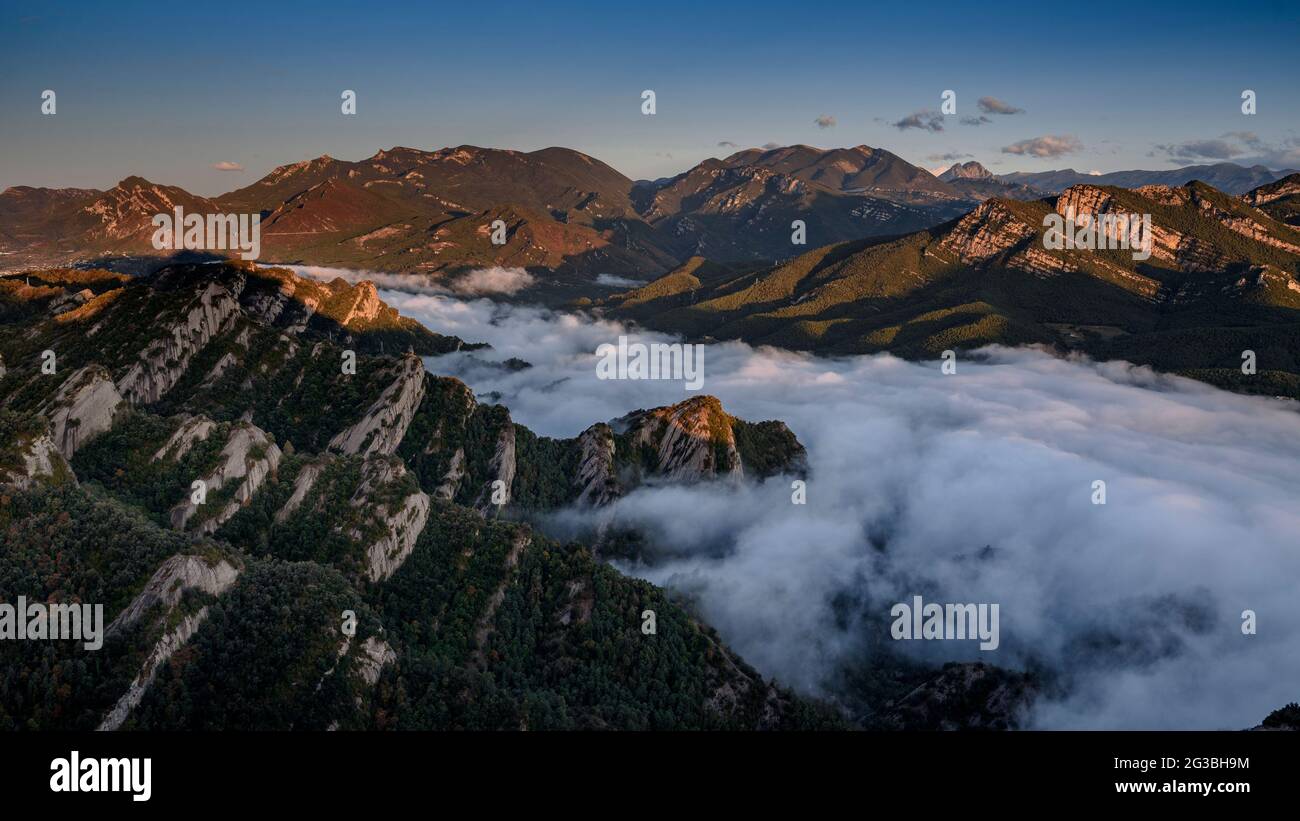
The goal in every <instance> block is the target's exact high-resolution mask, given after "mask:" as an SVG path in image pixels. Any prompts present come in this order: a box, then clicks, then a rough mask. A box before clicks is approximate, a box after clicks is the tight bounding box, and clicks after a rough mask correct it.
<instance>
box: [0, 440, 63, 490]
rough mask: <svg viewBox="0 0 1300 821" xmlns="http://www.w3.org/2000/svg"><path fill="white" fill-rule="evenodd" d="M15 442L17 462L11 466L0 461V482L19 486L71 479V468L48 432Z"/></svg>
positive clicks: (3, 484) (5, 484) (10, 485)
mask: <svg viewBox="0 0 1300 821" xmlns="http://www.w3.org/2000/svg"><path fill="white" fill-rule="evenodd" d="M16 444H17V452H18V456H19V459H20V460H21V461H20V462H19V463H17V464H14V465H12V466H3V465H0V486H9V487H15V488H18V489H20V490H22V489H25V488H29V487H31V486H32V485H34V484H36V483H38V482H42V481H49V480H59V479H64V478H66V479H68V480H70V481H73V482H75V481H76V477H75V476H74V475H73V473H72V468H70V467H69V466H68V462H67V460H66V459H64V458H63V454H62V453H60V452H59V449H58V448H56V447H55V446H54V440H53V439H51V438H50V435H49V434H48V433H44V434H41V435H40V436H33V437H31V438H28V439H26V440H24V441H19V442H17V443H16Z"/></svg>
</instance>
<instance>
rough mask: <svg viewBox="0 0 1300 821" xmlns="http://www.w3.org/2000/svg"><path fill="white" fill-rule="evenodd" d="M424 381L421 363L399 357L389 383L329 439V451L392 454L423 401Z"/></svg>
mask: <svg viewBox="0 0 1300 821" xmlns="http://www.w3.org/2000/svg"><path fill="white" fill-rule="evenodd" d="M424 380H425V374H424V362H423V361H422V360H421V359H420V357H418V356H416V355H415V354H407V355H406V356H404V357H402V360H401V363H400V364H399V366H398V369H397V374H396V377H395V378H394V379H393V381H392V383H391V384H389V386H388V387H387V388H385V389H384V392H383V393H382V394H381V395H380V396H379V398H378V399H376V400H375V402H374V404H372V405H371V406H370V407H369V408H367V409H366V412H365V414H364V415H363V416H362V417H361V419H359V420H358V421H357V422H356V423H355V424H353V425H352V426H350V427H348V428H346V429H344V430H342V431H340V432H339V433H338V435H336V436H335V437H334V438H333V439H331V440H330V443H329V447H330V449H331V450H336V451H339V452H340V453H345V454H360V455H362V456H369V455H371V454H376V453H377V454H384V455H390V454H392V453H395V452H396V451H397V448H398V446H399V445H401V443H402V437H403V436H405V435H406V429H407V427H408V426H409V425H410V424H411V419H412V417H414V416H415V411H416V409H417V408H418V407H419V406H420V400H421V399H423V398H424Z"/></svg>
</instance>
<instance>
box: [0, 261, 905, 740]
mask: <svg viewBox="0 0 1300 821" xmlns="http://www.w3.org/2000/svg"><path fill="white" fill-rule="evenodd" d="M0 310H2V311H3V316H4V322H3V323H0V353H2V354H3V357H2V358H0V549H2V550H3V552H4V555H5V561H4V562H3V563H2V564H0V598H2V599H3V600H6V601H12V600H14V598H15V596H17V595H19V594H20V593H21V594H25V595H28V596H31V597H36V596H39V597H40V598H41V600H44V601H50V602H97V603H102V604H103V605H104V609H105V611H106V616H105V620H106V621H110V620H111V624H109V625H108V628H107V635H106V637H105V640H104V645H103V647H102V648H101V649H100V650H98V651H94V652H91V651H87V650H85V649H83V647H82V645H81V644H80V643H79V642H78V643H69V642H39V641H6V642H3V643H0V662H3V669H4V670H5V671H6V675H5V676H4V677H3V678H0V728H4V729H18V728H28V729H81V730H93V729H96V728H98V729H106V730H110V729H171V730H175V729H201V730H214V729H222V728H228V729H236V728H238V729H242V730H249V729H320V730H324V729H402V728H408V729H409V728H425V729H565V728H567V729H584V728H585V729H600V728H623V729H689V728H694V729H709V728H712V729H728V728H729V729H763V728H792V729H793V728H818V727H824V728H835V727H844V726H846V723H845V721H844V719H843V718H842V717H841V716H840V715H839V714H838V713H837V712H836V711H834V710H832V709H830V708H828V707H825V706H823V705H820V704H817V703H814V702H810V701H807V700H805V699H801V698H798V697H796V696H794V695H793V694H791V693H790V692H788V691H786V690H784V689H782V688H780V687H777V686H776V685H774V684H773V683H772V682H770V681H767V680H765V679H764V678H763V677H762V676H760V675H759V674H758V673H757V672H755V671H754V670H753V668H751V667H749V666H748V665H747V664H745V662H744V661H743V660H742V659H740V658H739V657H738V656H737V655H736V654H735V653H733V652H732V651H730V650H729V649H727V648H726V646H725V645H724V644H723V643H722V641H721V640H720V639H719V637H718V635H717V634H716V633H715V632H714V631H713V630H712V629H711V628H709V627H708V626H707V625H705V624H704V623H703V622H701V621H700V620H699V618H698V617H696V616H695V615H693V614H692V613H691V612H690V611H689V610H688V608H687V607H685V606H684V605H683V604H681V603H678V602H676V601H674V600H673V599H671V598H670V597H669V596H668V595H667V594H666V593H665V592H664V591H663V590H660V589H658V588H655V587H653V586H652V585H650V584H647V583H645V582H642V581H638V580H635V579H632V578H629V577H626V576H623V575H622V574H620V573H618V572H616V571H615V570H614V569H613V568H611V567H610V566H608V565H606V564H604V563H602V562H600V561H598V559H597V555H596V554H595V553H594V552H593V549H592V546H591V545H586V544H580V543H576V542H571V543H567V544H566V543H560V542H557V541H555V540H553V539H550V538H548V537H546V536H545V535H544V534H543V533H542V532H541V531H539V530H537V529H535V528H534V527H532V526H531V525H529V524H528V523H527V515H528V514H529V513H530V512H540V511H546V510H552V509H555V508H558V507H560V506H562V505H570V504H576V505H579V506H583V507H587V508H596V507H601V506H604V505H607V504H609V503H610V502H611V501H612V500H614V499H616V498H618V497H619V496H620V495H622V494H624V493H626V492H628V491H630V490H631V489H633V488H635V487H636V486H637V484H638V483H639V482H641V481H643V480H648V479H653V480H654V481H657V482H673V483H682V484H689V483H693V482H702V481H726V482H743V481H749V482H756V481H761V480H762V478H763V477H764V476H766V475H768V474H770V473H773V472H777V471H780V472H787V471H795V472H798V471H799V470H800V469H801V466H802V464H803V458H804V456H803V448H802V446H801V445H800V444H799V442H798V440H797V439H795V437H794V435H793V434H792V433H791V432H790V431H789V430H788V429H787V428H786V427H785V426H784V425H783V424H782V423H780V422H776V421H770V422H759V423H750V422H746V421H744V420H740V419H737V418H735V417H733V416H731V415H729V414H727V413H726V412H725V411H724V410H723V409H722V406H721V404H720V403H719V402H718V401H717V400H716V399H714V398H712V397H707V396H701V397H695V398H692V399H690V400H687V401H685V402H682V403H679V404H677V405H673V406H669V407H663V408H653V409H640V410H633V411H631V412H630V413H629V414H627V415H626V416H624V417H622V418H620V419H617V420H607V421H601V420H593V425H592V426H591V427H590V428H589V429H588V430H586V431H585V432H583V433H582V434H581V435H580V436H578V437H575V438H573V439H566V440H556V439H550V438H546V437H540V436H537V435H536V434H534V433H533V432H531V431H530V430H528V429H527V428H526V427H524V426H522V425H518V424H516V423H514V422H513V421H512V420H511V418H510V414H509V411H508V410H507V409H506V408H504V407H501V406H499V405H488V404H482V403H480V402H479V401H478V400H477V399H476V398H475V396H474V395H473V393H472V392H471V391H470V390H469V388H468V387H467V386H466V385H464V384H463V383H461V382H460V381H458V380H456V379H452V378H447V377H438V376H434V375H433V374H431V373H429V372H428V371H426V369H425V366H424V362H423V361H422V359H421V358H420V356H419V355H417V353H416V352H417V351H420V352H424V353H427V354H436V353H438V352H445V351H451V350H462V351H463V350H467V349H469V350H472V349H473V347H474V346H473V345H472V344H471V343H464V342H462V341H460V340H458V339H455V338H454V337H448V336H439V335H437V334H434V333H432V332H430V331H427V330H425V329H423V328H422V327H420V326H419V325H416V324H415V323H413V322H412V321H411V320H408V319H405V318H404V317H401V316H399V315H398V314H397V313H396V312H395V311H394V310H393V309H392V308H390V307H389V306H387V305H385V304H384V303H383V302H382V301H380V300H378V299H377V297H376V295H375V291H374V287H373V285H371V284H370V283H361V284H358V285H348V284H346V283H344V282H342V281H341V280H336V281H333V282H328V283H322V282H318V281H315V280H310V279H305V278H302V277H299V276H296V275H294V274H293V273H291V272H289V271H288V270H285V269H274V268H271V269H268V268H258V267H256V266H254V265H252V264H249V263H238V262H235V263H218V264H179V265H172V266H168V267H166V268H163V269H161V270H159V271H157V272H155V273H154V274H152V275H142V276H134V277H132V276H125V275H120V274H115V273H113V272H109V271H105V270H102V269H94V270H73V269H46V270H40V271H33V272H29V273H26V274H23V275H10V276H5V277H0ZM140 317H148V318H149V321H147V322H141V321H139V318H140ZM44 351H51V352H53V353H54V359H50V358H49V357H48V356H47V355H46V354H44V353H43V352H44ZM349 361H351V362H352V364H353V366H354V367H353V368H351V369H349V367H348V365H347V363H348V362H349ZM196 494H198V495H196ZM647 625H650V627H649V628H647ZM900 686H901V685H900Z"/></svg>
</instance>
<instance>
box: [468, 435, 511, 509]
mask: <svg viewBox="0 0 1300 821" xmlns="http://www.w3.org/2000/svg"><path fill="white" fill-rule="evenodd" d="M514 481H515V426H514V423H513V422H511V421H510V416H509V414H506V417H505V421H504V423H502V424H501V426H500V433H498V434H497V440H496V447H495V449H494V450H493V452H492V459H491V460H490V461H489V462H488V466H487V474H486V483H485V484H484V486H483V489H482V490H480V491H479V498H478V501H477V502H476V503H475V505H474V507H475V509H477V510H478V511H479V512H480V513H485V512H487V511H488V510H491V509H499V508H500V507H502V506H504V505H507V504H509V503H510V488H511V486H513V485H514ZM498 483H499V484H498ZM498 489H499V490H500V492H499V493H498V492H497V490H498ZM494 497H495V498H494Z"/></svg>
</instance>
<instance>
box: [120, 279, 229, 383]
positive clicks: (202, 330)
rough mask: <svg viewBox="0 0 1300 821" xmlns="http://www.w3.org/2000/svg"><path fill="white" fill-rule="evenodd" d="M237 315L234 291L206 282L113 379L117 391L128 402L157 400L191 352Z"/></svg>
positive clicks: (185, 365)
mask: <svg viewBox="0 0 1300 821" xmlns="http://www.w3.org/2000/svg"><path fill="white" fill-rule="evenodd" d="M242 282H243V279H242V278H240V279H237V280H235V281H234V286H235V287H240V286H242ZM238 314H239V302H238V300H237V299H236V294H235V293H231V291H230V290H228V289H227V288H226V287H225V286H223V285H221V284H219V283H216V282H210V283H208V285H207V287H205V288H204V289H203V290H202V291H200V292H199V293H198V294H197V295H196V296H195V297H194V299H193V300H191V302H190V303H189V305H188V306H187V307H186V308H185V310H184V312H183V315H182V316H181V318H180V319H179V320H178V321H176V322H174V323H173V324H172V325H171V327H169V328H168V329H167V331H166V332H165V333H164V334H162V335H161V336H159V337H157V338H156V339H154V340H153V341H152V342H151V343H149V345H148V347H146V348H145V350H144V351H143V352H141V354H140V357H139V359H138V360H137V361H136V362H134V363H133V364H132V365H131V366H130V367H129V368H128V369H127V371H126V373H124V374H123V375H122V376H121V378H119V379H118V380H117V387H118V390H119V391H120V392H121V394H122V395H123V396H124V397H126V399H127V400H128V401H130V402H131V403H132V404H136V405H148V404H151V403H153V402H157V401H158V400H159V399H161V398H162V397H163V395H164V394H165V393H167V391H169V390H171V388H172V387H173V386H174V385H175V384H176V383H177V382H179V381H180V379H181V377H182V376H184V375H185V371H186V369H187V368H188V367H189V363H190V360H191V359H192V358H193V357H194V355H195V354H196V353H198V352H199V351H200V350H202V349H203V347H204V346H206V345H207V344H208V343H209V342H210V341H212V338H213V337H215V336H217V335H218V334H220V333H221V332H222V331H224V330H226V329H227V328H228V327H229V326H230V324H231V323H232V322H234V320H235V319H236V318H237V316H238Z"/></svg>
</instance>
